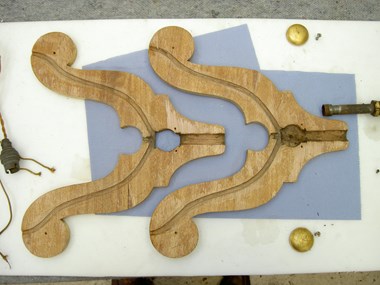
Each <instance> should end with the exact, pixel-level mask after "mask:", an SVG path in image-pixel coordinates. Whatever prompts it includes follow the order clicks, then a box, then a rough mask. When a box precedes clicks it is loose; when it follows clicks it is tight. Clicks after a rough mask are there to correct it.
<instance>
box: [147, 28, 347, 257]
mask: <svg viewBox="0 0 380 285" xmlns="http://www.w3.org/2000/svg"><path fill="white" fill-rule="evenodd" d="M193 51H194V42H193V38H192V36H191V35H190V34H189V33H188V32H187V31H186V30H184V29H182V28H179V27H167V28H164V29H161V30H159V31H158V32H157V33H156V34H155V35H154V36H153V38H152V40H151V42H150V46H149V59H150V63H151V66H152V67H153V69H154V71H155V72H156V73H157V74H158V76H160V77H161V79H163V80H164V81H166V82H168V83H169V84H171V85H173V86H175V87H177V88H179V89H182V90H184V91H187V92H193V93H197V94H200V95H208V96H215V97H219V98H223V99H226V100H229V101H231V102H233V103H234V104H236V105H237V106H238V107H239V108H240V109H241V111H242V112H243V114H244V116H245V122H246V123H247V124H249V123H252V122H258V123H261V124H262V125H263V126H265V127H266V128H267V130H268V134H269V142H268V145H267V146H266V148H265V149H264V150H262V151H258V152H256V151H251V150H249V151H248V152H247V157H246V162H245V165H244V167H243V168H242V169H241V170H240V171H239V172H238V173H236V174H234V175H232V176H230V177H228V178H225V179H221V180H217V181H212V182H206V183H201V184H196V185H190V186H188V187H185V188H182V189H180V190H178V191H176V192H174V193H172V194H170V195H168V196H167V197H166V198H165V199H164V200H163V201H161V203H160V204H159V205H158V207H157V208H156V210H155V211H154V213H153V216H152V220H151V224H150V236H151V241H152V243H153V245H154V246H155V248H156V249H157V250H158V251H159V252H161V253H162V254H164V255H166V256H169V257H181V256H185V255H187V254H189V253H190V252H191V251H192V250H193V249H194V248H195V246H196V244H197V241H198V230H197V227H196V225H195V224H194V222H193V221H192V217H194V216H196V215H199V214H202V213H206V212H221V211H236V210H244V209H250V208H255V207H258V206H260V205H263V204H265V203H267V202H268V201H269V200H271V199H272V198H273V197H274V196H275V195H276V194H277V192H278V191H279V190H280V188H281V186H282V184H283V183H284V182H295V181H296V180H297V176H298V174H299V172H300V171H301V168H302V167H303V166H304V165H305V163H306V162H307V161H309V160H310V159H312V158H313V157H315V156H317V155H320V154H322V153H325V152H331V151H337V150H343V149H345V148H347V146H348V142H347V139H346V132H347V126H346V124H345V123H344V122H341V121H333V120H326V119H321V118H319V117H316V116H313V115H311V114H309V113H307V112H306V111H305V110H303V109H302V108H301V107H300V106H299V105H298V104H297V102H296V101H295V99H294V97H293V96H292V94H291V93H290V92H281V91H279V90H277V89H276V87H275V86H274V85H273V83H272V82H271V81H270V80H269V79H267V78H266V77H265V76H263V75H262V74H260V73H259V72H257V71H254V70H248V69H243V68H237V67H220V66H203V65H198V64H194V63H191V62H190V61H189V59H190V58H191V56H192V54H193Z"/></svg>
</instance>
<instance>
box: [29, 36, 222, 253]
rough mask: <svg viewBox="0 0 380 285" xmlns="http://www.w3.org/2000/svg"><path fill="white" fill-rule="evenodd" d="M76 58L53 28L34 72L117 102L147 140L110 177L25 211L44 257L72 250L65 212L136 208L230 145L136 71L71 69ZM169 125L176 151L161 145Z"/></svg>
mask: <svg viewBox="0 0 380 285" xmlns="http://www.w3.org/2000/svg"><path fill="white" fill-rule="evenodd" d="M75 58H76V47H75V45H74V43H73V41H72V40H71V39H70V38H69V37H68V36H67V35H65V34H62V33H49V34H46V35H44V36H42V37H41V38H39V39H38V40H37V42H36V43H35V45H34V47H33V51H32V56H31V64H32V68H33V71H34V74H35V75H36V77H37V78H38V80H39V81H40V82H41V83H42V84H44V85H45V86H46V87H47V88H49V89H51V90H53V91H55V92H58V93H60V94H62V95H66V96H70V97H74V98H79V99H90V100H95V101H98V102H102V103H106V104H108V105H110V106H112V107H113V108H114V109H115V111H116V112H117V114H118V116H119V120H120V127H121V128H126V127H128V126H133V127H136V128H138V129H139V130H140V132H141V135H142V137H143V140H142V141H143V142H142V145H141V147H140V149H139V150H138V151H137V152H136V153H134V154H132V155H120V158H119V161H118V164H117V166H116V167H115V169H114V170H113V172H112V173H110V174H109V175H108V176H106V177H104V178H102V179H100V180H97V181H94V182H89V183H84V184H78V185H72V186H68V187H63V188H60V189H56V190H54V191H51V192H48V193H46V194H45V195H43V196H41V197H40V198H38V199H37V200H36V201H35V202H33V204H32V205H31V206H30V207H29V208H28V210H27V211H26V213H25V215H24V219H23V222H22V234H23V240H24V243H25V245H26V247H27V248H28V249H29V251H30V252H32V253H33V254H35V255H37V256H41V257H51V256H55V255H57V254H59V253H60V252H62V251H63V250H64V249H65V248H66V246H67V244H68V242H69V238H70V231H69V228H68V226H67V224H66V223H65V221H64V218H66V217H68V216H72V215H79V214H87V213H112V212H118V211H122V210H126V209H130V208H132V207H135V206H136V205H138V204H140V203H141V202H142V201H144V199H145V198H146V197H147V196H148V195H149V194H150V193H151V191H152V189H153V188H154V187H162V186H167V185H168V183H169V180H170V178H171V176H172V174H173V173H174V172H175V171H176V170H177V169H178V168H179V167H180V166H181V165H183V164H185V163H187V162H188V161H190V160H193V159H196V158H200V157H204V156H210V155H217V154H221V153H222V152H223V151H224V129H223V128H222V127H220V126H216V125H209V124H205V123H200V122H195V121H192V120H189V119H187V118H185V117H184V116H182V115H180V114H179V113H178V112H176V110H175V109H174V107H173V106H172V104H171V103H170V101H169V99H168V97H167V96H165V95H160V96H156V95H155V94H154V92H153V90H152V89H151V88H150V87H149V85H148V84H146V83H145V82H144V81H143V80H142V79H140V78H139V77H137V76H135V75H132V74H129V73H125V72H118V71H99V70H80V69H75V68H72V67H71V65H72V64H73V62H74V61H75ZM162 130H171V131H173V132H174V133H177V134H178V135H179V136H180V138H181V143H180V145H179V146H178V147H177V148H175V149H174V150H172V151H170V152H165V151H162V150H160V149H158V148H156V147H155V137H156V133H157V132H160V131H162ZM57 131H58V129H57ZM68 135H70V134H68ZM195 142H196V143H195Z"/></svg>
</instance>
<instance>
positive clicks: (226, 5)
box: [0, 0, 380, 285]
mask: <svg viewBox="0 0 380 285" xmlns="http://www.w3.org/2000/svg"><path fill="white" fill-rule="evenodd" d="M127 18H285V19H320V20H365V21H379V20H380V4H379V0H363V1H354V0H313V1H308V0H306V1H303V0H270V1H266V0H253V1H249V0H229V1H213V0H204V1H201V0H194V1H176V0H168V1H163V0H150V1H133V0H104V1H100V0H89V1H86V0H65V1H61V0H50V1H49V0H1V1H0V22H17V21H51V20H85V19H127ZM73 280H83V278H81V279H80V278H67V277H7V276H2V277H0V283H1V284H7V283H8V284H9V283H28V282H33V283H35V282H62V281H66V282H65V283H60V284H62V285H81V284H83V283H81V282H84V284H92V285H108V284H111V280H95V281H90V280H88V279H85V280H86V281H81V282H79V283H78V282H74V283H73V282H70V283H67V281H73ZM220 280H221V277H194V278H178V277H175V278H174V277H173V278H155V279H154V280H153V281H154V284H209V285H212V284H219V282H220ZM251 283H252V284H272V285H275V284H294V285H296V284H306V283H307V284H327V285H328V284H380V272H364V273H334V274H307V275H277V276H251ZM48 284H49V283H48ZM50 284H51V283H50Z"/></svg>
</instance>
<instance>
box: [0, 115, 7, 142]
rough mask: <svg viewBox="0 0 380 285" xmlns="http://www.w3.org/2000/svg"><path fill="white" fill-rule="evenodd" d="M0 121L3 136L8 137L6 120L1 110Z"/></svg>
mask: <svg viewBox="0 0 380 285" xmlns="http://www.w3.org/2000/svg"><path fill="white" fill-rule="evenodd" d="M0 123H1V130H2V131H3V136H4V138H5V139H6V138H7V131H6V130H5V124H4V120H3V116H2V115H1V112H0Z"/></svg>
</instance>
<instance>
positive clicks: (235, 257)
mask: <svg viewBox="0 0 380 285" xmlns="http://www.w3.org/2000/svg"><path fill="white" fill-rule="evenodd" d="M296 22H297V23H302V24H304V25H305V26H306V27H307V28H308V29H309V32H310V34H311V36H313V35H315V34H316V33H321V34H322V38H321V39H320V40H318V41H315V40H313V39H311V40H309V42H308V43H307V44H306V45H304V46H303V47H300V48H294V46H292V45H290V44H287V43H286V42H285V41H286V39H285V36H284V34H285V31H286V29H287V27H288V26H289V25H291V24H293V23H296ZM241 24H247V25H248V26H249V30H250V33H251V36H252V38H253V39H254V40H255V49H256V54H257V56H258V60H259V63H260V66H261V68H262V69H267V70H269V69H272V70H287V71H292V70H294V71H314V72H315V71H318V72H328V73H351V74H355V78H356V92H357V101H358V102H369V101H370V100H373V99H376V100H380V94H379V92H378V90H379V89H380V80H379V76H378V74H379V73H378V72H379V70H380V57H379V56H378V51H379V50H380V23H378V22H332V21H300V20H296V21H294V20H254V19H217V20H209V19H207V20H206V19H200V20H190V19H188V20H186V19H185V20H175V19H173V20H104V21H68V22H32V23H1V24H0V55H1V56H2V71H1V74H0V104H1V105H0V108H1V112H2V114H3V117H4V118H5V120H6V124H7V129H8V134H9V137H10V138H11V139H12V141H13V143H14V145H15V146H16V147H17V149H18V151H19V152H20V153H21V154H22V155H25V156H31V157H35V158H38V159H39V160H41V161H44V162H47V163H49V164H53V165H54V166H55V167H56V168H57V172H56V173H55V174H54V175H53V174H50V173H48V172H44V173H43V177H42V178H40V177H34V176H31V175H30V174H28V173H19V174H16V175H14V176H10V175H5V174H1V176H0V177H1V180H2V181H3V183H4V185H5V186H6V188H7V189H8V192H9V194H10V198H11V200H12V203H13V207H14V221H13V223H12V224H11V226H10V228H9V229H8V231H6V232H5V233H4V234H3V235H2V236H1V237H0V251H2V252H3V253H6V254H8V255H9V261H10V262H11V264H12V269H9V268H8V265H7V264H6V263H4V262H1V261H0V274H1V275H61V276H163V275H222V274H223V275H227V274H281V273H307V272H334V271H362V270H364V271H367V270H368V271H369V270H380V257H379V256H380V255H379V253H380V243H379V242H378V237H379V236H380V224H379V223H378V217H379V216H380V207H378V202H379V195H380V187H379V181H380V174H376V169H378V168H380V149H379V147H378V145H379V140H380V120H379V119H378V118H373V117H371V116H360V117H359V119H358V124H359V154H360V180H361V209H362V215H361V217H362V218H361V220H359V221H338V220H337V221H327V222H326V221H321V220H319V221H315V220H273V219H268V220H247V219H242V220H239V219H237V220H236V219H235V220H233V219H204V218H203V219H197V220H196V223H197V225H198V227H199V232H200V240H199V244H198V246H197V248H196V249H195V251H194V252H193V253H192V254H190V255H189V256H187V257H184V258H180V259H169V258H166V257H164V256H162V255H160V254H159V253H158V252H157V251H156V250H155V249H154V247H153V246H152V245H151V243H150V240H149V218H144V217H120V216H99V215H83V216H78V217H70V218H68V219H67V222H68V224H69V227H70V229H71V240H70V243H69V246H68V248H67V249H66V250H65V251H64V252H63V253H62V254H60V255H58V256H56V257H53V258H48V259H43V258H38V257H35V256H33V255H32V254H30V253H29V252H28V250H27V249H26V248H25V246H24V244H23V241H22V237H21V221H22V217H23V214H24V212H25V210H26V209H27V207H28V206H29V205H30V204H31V203H32V202H33V201H34V200H35V199H37V198H38V197H39V196H41V195H42V194H44V193H46V192H48V191H50V190H52V189H55V188H58V187H61V186H65V185H70V184H77V183H81V182H86V181H89V180H90V177H91V175H90V167H89V150H88V141H87V132H86V114H85V108H84V102H83V101H81V100H75V99H71V98H67V97H63V96H60V95H57V94H55V93H54V92H52V91H50V90H48V89H46V88H45V87H44V86H42V85H41V84H40V83H39V82H38V81H37V80H36V78H35V77H34V75H33V72H32V69H31V67H30V54H31V48H32V46H33V44H34V42H35V41H36V40H37V39H38V38H39V37H40V36H41V35H43V34H45V33H48V32H52V31H60V32H64V33H67V34H68V35H70V37H71V38H72V39H73V40H74V42H75V43H76V45H77V48H78V57H77V60H76V62H75V67H77V68H80V67H81V66H84V65H86V64H89V63H93V62H96V61H99V60H101V59H104V58H109V57H113V56H116V55H120V54H125V53H128V52H133V51H138V50H142V49H145V48H147V47H148V44H149V41H150V39H151V37H152V35H153V34H154V33H155V32H156V31H157V30H158V29H159V28H162V27H164V26H168V25H178V26H182V27H184V28H186V29H187V30H189V31H190V32H191V33H192V34H193V35H194V36H197V35H201V34H204V33H208V32H212V31H217V30H221V29H224V28H228V27H233V26H237V25H241ZM278 46H281V47H282V48H281V49H280V50H279V49H278V48H277V47H278ZM27 165H28V166H29V167H30V168H33V167H35V166H34V165H33V164H27ZM0 199H1V200H0V205H1V208H0V217H1V218H0V223H1V225H3V223H5V219H4V217H6V216H7V211H6V207H5V205H6V203H5V200H4V198H3V195H1V198H0ZM3 205H4V206H3ZM324 225H326V226H324ZM299 226H305V227H307V228H309V229H310V230H311V231H312V232H315V231H320V232H321V236H320V237H319V238H316V240H315V245H314V247H313V249H312V250H311V251H309V252H307V253H304V254H300V253H298V252H295V251H294V250H293V249H292V248H291V247H290V246H289V243H288V237H289V233H290V232H291V230H293V229H294V228H296V227H299Z"/></svg>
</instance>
